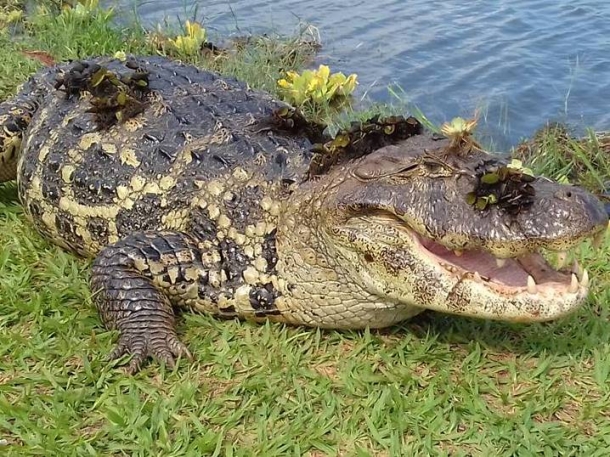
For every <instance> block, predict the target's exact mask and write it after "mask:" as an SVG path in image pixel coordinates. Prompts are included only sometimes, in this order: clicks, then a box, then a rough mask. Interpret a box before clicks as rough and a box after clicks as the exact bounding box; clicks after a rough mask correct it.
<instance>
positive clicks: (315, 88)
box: [277, 65, 358, 107]
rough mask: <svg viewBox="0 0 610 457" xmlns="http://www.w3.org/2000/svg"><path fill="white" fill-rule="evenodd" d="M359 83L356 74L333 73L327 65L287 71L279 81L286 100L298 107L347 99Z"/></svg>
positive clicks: (334, 102)
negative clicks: (300, 72)
mask: <svg viewBox="0 0 610 457" xmlns="http://www.w3.org/2000/svg"><path fill="white" fill-rule="evenodd" d="M357 84H358V82H357V76H356V75H355V74H351V75H349V76H345V75H344V74H343V73H341V72H339V73H332V74H331V72H330V68H329V67H328V66H327V65H320V67H319V68H318V69H317V70H305V71H303V73H302V74H299V73H297V72H296V71H287V72H285V76H284V78H282V79H280V80H279V81H278V82H277V85H278V89H279V92H280V94H281V95H282V96H283V98H284V100H285V101H286V102H288V103H290V104H292V105H295V106H297V107H298V106H302V105H305V104H308V103H311V104H316V105H330V104H336V103H338V102H342V101H345V99H347V98H348V97H349V96H350V95H351V94H352V92H353V91H354V89H355V88H356V85H357Z"/></svg>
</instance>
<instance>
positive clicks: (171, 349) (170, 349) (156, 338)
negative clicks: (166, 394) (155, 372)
mask: <svg viewBox="0 0 610 457" xmlns="http://www.w3.org/2000/svg"><path fill="white" fill-rule="evenodd" d="M125 354H131V355H132V358H131V361H130V362H129V365H128V366H127V368H126V369H125V372H126V373H127V374H130V375H133V374H135V373H137V372H138V371H140V369H141V368H142V364H143V363H144V361H145V360H146V358H147V357H149V356H150V357H153V358H155V359H157V360H158V361H160V362H162V363H164V364H165V365H166V366H167V367H169V368H174V366H175V365H176V360H177V359H178V358H179V357H184V358H187V359H188V360H192V359H193V356H192V354H191V352H190V351H189V350H188V348H187V347H186V346H185V345H184V344H183V343H182V342H181V341H180V340H179V339H178V337H177V336H176V334H175V333H168V332H167V331H166V330H158V331H155V330H152V329H146V330H141V329H137V330H134V331H131V332H130V331H124V332H123V333H122V334H121V337H120V339H119V342H118V344H117V346H116V348H115V349H114V350H113V351H112V352H111V353H110V355H109V356H108V360H115V359H118V358H120V357H122V356H123V355H125Z"/></svg>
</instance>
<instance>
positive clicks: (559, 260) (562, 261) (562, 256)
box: [557, 251, 568, 268]
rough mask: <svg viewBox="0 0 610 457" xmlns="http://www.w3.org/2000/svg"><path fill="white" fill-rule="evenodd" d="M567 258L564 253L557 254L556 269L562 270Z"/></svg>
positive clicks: (566, 254)
mask: <svg viewBox="0 0 610 457" xmlns="http://www.w3.org/2000/svg"><path fill="white" fill-rule="evenodd" d="M567 258H568V253H567V252H565V251H562V252H559V253H557V268H563V266H564V265H565V264H566V259H567Z"/></svg>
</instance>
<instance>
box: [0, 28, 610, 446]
mask: <svg viewBox="0 0 610 457" xmlns="http://www.w3.org/2000/svg"><path fill="white" fill-rule="evenodd" d="M37 20H38V21H40V22H39V23H38V25H37V26H36V27H32V26H31V24H30V25H28V26H27V27H26V31H27V32H28V35H27V36H25V37H23V41H21V42H18V41H16V40H14V39H10V38H8V37H7V36H6V35H4V36H2V35H0V40H1V42H0V46H2V49H3V50H8V51H3V52H2V53H0V88H1V90H2V97H4V96H6V95H7V94H8V93H10V92H12V91H14V90H15V87H16V85H17V84H19V83H20V82H21V81H23V80H24V79H25V78H26V77H27V75H28V74H30V73H31V72H32V71H34V70H35V69H36V68H37V67H38V64H36V63H35V62H33V61H31V60H29V59H28V58H26V57H24V56H22V55H21V54H20V53H19V51H20V50H21V49H38V50H43V51H46V52H50V53H51V54H52V55H53V56H55V57H56V58H66V57H76V56H80V55H81V54H82V53H98V52H96V51H100V52H101V50H102V49H103V52H105V53H112V52H114V51H116V50H124V43H126V42H130V41H129V40H130V39H131V38H133V41H131V42H130V43H131V44H130V46H132V48H131V49H133V50H138V49H144V48H145V45H144V44H143V42H142V41H141V38H137V37H142V35H141V33H142V32H141V31H137V30H136V31H133V30H127V29H126V30H117V29H115V28H114V27H110V26H109V23H108V21H107V20H106V19H104V18H103V17H101V18H98V19H96V20H95V21H93V22H91V23H89V24H88V25H87V27H89V29H80V30H79V28H78V27H64V28H54V27H56V25H57V23H56V22H55V21H57V18H55V19H54V18H51V17H47V18H46V19H44V20H43V19H40V18H39V19H37ZM33 23H34V21H33ZM87 30H90V33H88V32H87ZM102 31H103V33H104V34H107V35H108V39H107V40H106V41H105V42H104V44H100V43H97V44H96V41H97V39H96V38H95V37H99V36H101V35H100V33H102ZM68 37H69V40H68ZM270 43H271V42H270ZM98 46H99V47H98ZM269 46H270V47H273V46H277V45H274V44H269ZM263 49H264V51H263V52H267V51H266V50H265V49H269V48H268V47H264V48H263ZM249 52H252V53H255V48H251V51H249ZM259 56H260V55H259ZM267 56H268V57H270V56H273V53H269V54H267ZM276 62H277V61H276ZM232 65H235V66H237V63H234V64H232ZM273 66H274V65H273V61H271V62H268V68H269V70H268V75H272V74H273V71H276V70H272V67H273ZM243 71H244V72H245V73H247V71H246V70H243ZM266 71H267V70H265V72H266ZM245 73H244V74H245ZM263 79H264V78H263V77H261V81H262V80H263ZM267 84H269V80H267ZM261 85H263V86H264V84H263V83H261ZM547 140H548V138H547ZM549 141H550V140H549ZM579 144H580V143H579ZM584 144H589V143H584ZM532 147H535V145H533V146H532ZM545 151H547V155H546V158H545V161H544V165H543V164H541V163H538V164H535V165H536V166H537V167H540V168H543V169H545V170H546V171H547V172H549V173H556V172H557V173H560V172H561V170H564V168H565V163H564V159H565V157H566V155H565V148H564V149H559V148H546V149H545ZM599 153H600V152H599V150H597V149H595V148H592V149H590V150H589V149H585V148H583V149H582V151H581V153H579V154H582V155H584V157H585V158H586V159H587V160H589V161H592V160H594V159H595V158H596V157H598V156H597V154H599ZM579 157H580V156H579ZM579 163H580V162H579ZM595 163H597V162H595ZM545 167H546V168H545ZM579 170H580V173H579V174H578V176H573V179H580V180H582V181H583V182H586V183H588V184H587V185H589V186H594V183H598V182H603V181H608V180H609V179H610V173H608V170H607V168H606V169H604V168H603V167H598V166H596V167H588V166H583V167H582V169H579ZM0 246H2V250H1V251H0V440H5V441H0V443H4V444H0V454H2V455H9V456H11V455H14V456H23V455H44V456H51V455H58V456H59V455H61V456H70V455H79V456H81V455H138V456H139V455H141V456H178V455H193V456H197V455H219V456H224V455H243V456H250V455H264V456H274V455H278V456H279V455H282V456H284V455H308V456H325V455H330V456H332V455H341V456H368V455H375V456H395V455H451V456H468V455H481V456H487V455H494V456H495V455H500V456H513V455H518V456H530V455H531V456H534V455H549V456H551V455H563V456H569V455H574V456H580V455H587V456H589V457H593V456H602V455H606V454H607V451H606V449H607V448H609V447H610V420H609V419H610V344H609V342H610V319H609V311H608V306H607V303H609V302H610V266H609V265H608V263H607V259H608V255H609V253H610V239H608V238H607V239H606V240H605V244H604V246H603V247H602V249H600V250H598V251H593V250H592V249H590V247H589V246H588V245H584V246H583V247H582V248H580V249H579V250H577V251H576V252H575V254H576V255H577V257H578V258H579V259H580V260H581V262H582V263H583V264H585V265H587V267H588V269H589V271H590V272H591V276H592V278H593V289H592V293H591V298H590V300H589V303H588V305H587V306H585V307H584V308H583V309H582V310H581V311H579V312H577V313H576V314H575V315H573V316H571V317H569V318H567V319H563V320H561V321H558V322H554V323H550V324H535V325H508V324H502V323H493V322H487V321H478V320H474V319H462V318H456V317H450V316H443V315H440V314H434V313H426V314H424V315H423V316H421V317H418V318H416V319H414V320H411V321H409V322H406V323H404V324H402V325H399V326H396V327H394V328H391V329H389V330H385V331H375V332H373V331H371V332H334V331H317V330H311V329H304V328H292V327H287V326H283V325H277V324H268V325H256V324H249V323H243V322H237V321H221V320H217V319H213V318H210V317H208V316H203V315H196V314H184V315H181V317H180V319H179V329H178V330H179V335H180V336H181V337H182V339H183V340H184V342H185V343H186V344H187V345H188V346H189V348H190V349H191V351H192V352H193V354H194V356H195V361H194V362H193V363H190V364H189V363H187V362H186V361H181V362H180V364H179V365H178V367H177V368H176V369H175V370H165V369H164V368H162V367H159V366H158V365H157V364H154V363H153V364H149V365H147V366H146V367H145V368H144V370H143V371H142V372H141V373H139V374H138V375H136V376H134V377H129V376H126V375H124V374H123V373H122V372H121V371H120V370H119V369H117V368H116V367H114V366H112V365H108V364H107V363H106V362H105V361H104V357H105V356H106V354H108V353H109V352H110V351H111V349H112V347H113V344H114V342H115V341H116V334H115V333H114V332H108V331H106V330H104V329H103V327H102V325H101V323H100V320H99V319H98V316H97V313H96V311H95V309H94V306H93V304H92V302H91V298H90V294H89V289H88V286H87V278H88V265H87V264H86V262H83V261H80V260H77V259H76V258H75V257H73V256H71V255H69V254H66V253H64V252H63V251H61V250H60V249H59V248H57V247H55V246H53V245H50V244H49V243H47V242H46V241H44V240H43V239H42V238H41V237H40V236H39V235H38V233H37V232H36V231H35V230H34V229H33V228H32V227H31V226H30V224H29V223H28V222H27V221H26V219H25V217H24V215H23V213H22V211H21V208H20V206H19V204H18V201H17V192H16V188H15V185H14V184H6V185H2V186H0Z"/></svg>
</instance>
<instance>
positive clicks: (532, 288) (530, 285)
mask: <svg viewBox="0 0 610 457" xmlns="http://www.w3.org/2000/svg"><path fill="white" fill-rule="evenodd" d="M527 291H528V292H529V293H530V294H535V293H536V292H537V289H536V281H535V280H534V278H533V277H532V275H528V276H527Z"/></svg>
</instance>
